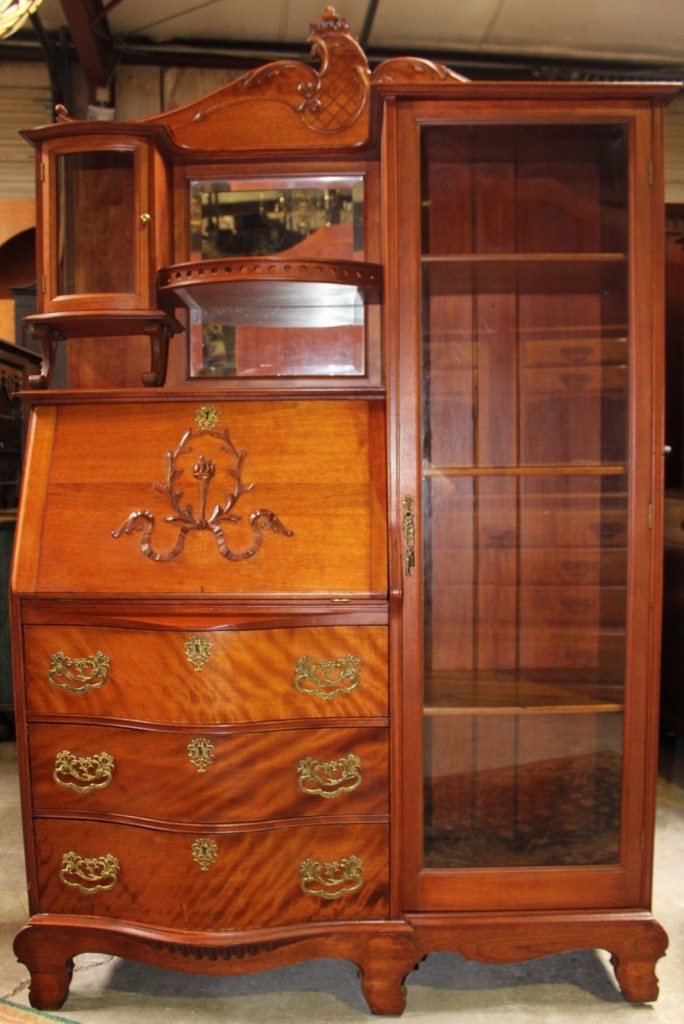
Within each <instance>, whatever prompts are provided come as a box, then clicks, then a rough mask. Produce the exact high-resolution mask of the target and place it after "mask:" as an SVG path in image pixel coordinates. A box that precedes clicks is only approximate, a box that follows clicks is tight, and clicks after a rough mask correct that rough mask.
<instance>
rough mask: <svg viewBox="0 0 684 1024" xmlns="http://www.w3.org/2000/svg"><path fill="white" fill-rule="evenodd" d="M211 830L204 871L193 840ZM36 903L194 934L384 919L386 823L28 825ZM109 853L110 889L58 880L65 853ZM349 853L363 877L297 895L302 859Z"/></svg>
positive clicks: (55, 910) (332, 858)
mask: <svg viewBox="0 0 684 1024" xmlns="http://www.w3.org/2000/svg"><path fill="white" fill-rule="evenodd" d="M204 836H209V837H210V838H211V839H212V840H213V841H214V842H215V843H216V844H217V847H218V854H217V857H216V860H215V862H214V863H213V864H212V865H210V866H209V868H208V869H207V870H204V871H203V870H202V868H201V867H200V865H199V864H198V863H196V862H195V861H194V860H193V856H192V850H191V847H192V843H193V842H194V840H195V839H196V838H201V837H204ZM35 842H36V848H37V857H38V877H39V882H38V884H39V890H40V897H39V904H40V909H41V912H43V913H51V914H75V915H82V914H86V915H97V916H104V917H113V918H119V919H123V920H127V921H130V922H136V921H137V922H140V923H142V924H145V925H147V926H154V925H157V926H160V927H171V928H184V929H189V930H192V931H196V932H202V931H206V930H210V931H211V930H215V931H218V930H228V929H236V928H265V927H268V926H269V925H271V924H272V923H273V922H278V924H279V925H280V926H286V925H290V924H300V923H309V922H319V923H320V922H328V923H334V922H336V921H349V920H364V919H366V920H368V919H379V918H384V917H387V916H388V911H389V903H388V898H389V890H388V830H387V826H386V825H380V824H345V825H335V824H329V825H326V826H325V827H321V826H320V825H303V826H296V827H289V828H271V829H267V830H263V829H261V830H255V831H242V832H223V833H222V832H220V831H216V830H211V831H207V829H206V828H205V829H204V830H203V829H202V827H201V826H198V827H197V828H196V829H195V831H193V832H173V831H169V830H164V831H161V830H155V829H150V828H140V827H133V826H127V825H111V824H106V823H103V822H79V821H55V820H45V819H41V820H38V821H37V822H36V836H35ZM70 850H74V851H75V852H76V853H77V854H78V856H80V857H88V858H93V857H102V856H104V855H105V854H107V853H111V854H113V855H114V856H115V857H117V859H118V860H119V862H120V872H119V876H118V881H117V883H116V885H115V886H114V887H113V889H111V890H110V891H109V892H96V893H88V894H83V893H81V892H79V891H78V890H76V889H73V888H69V887H66V886H65V885H64V884H63V883H62V882H61V881H60V877H59V874H60V867H61V863H62V857H63V854H64V853H66V852H68V851H70ZM350 856H356V857H359V858H361V860H362V861H363V884H362V886H361V888H360V889H359V890H358V891H357V892H354V893H350V894H345V895H344V896H341V897H340V898H339V899H335V900H329V899H323V898H321V897H317V896H311V895H308V894H307V893H304V892H303V891H302V889H301V886H300V864H301V862H302V861H303V860H305V859H307V858H309V857H312V858H314V859H315V860H317V861H320V862H322V863H333V862H337V861H340V860H341V859H342V858H347V857H350Z"/></svg>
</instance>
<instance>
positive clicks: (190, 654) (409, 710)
mask: <svg viewBox="0 0 684 1024" xmlns="http://www.w3.org/2000/svg"><path fill="white" fill-rule="evenodd" d="M312 40H313V44H314V50H315V52H316V53H317V54H318V56H319V57H320V58H322V70H321V72H320V73H319V72H317V71H315V70H313V69H312V68H311V67H309V66H307V65H304V64H298V63H296V62H279V63H277V64H274V65H267V66H266V67H265V68H261V69H258V70H257V71H255V72H251V73H249V74H248V75H246V76H245V77H244V78H242V79H239V80H238V81H237V82H234V83H232V84H231V85H229V86H227V87H225V88H224V89H222V90H220V91H219V92H218V93H215V94H213V95H212V96H210V97H207V98H206V99H205V100H202V101H199V102H197V103H194V104H191V105H190V106H189V107H186V108H182V109H180V110H177V111H171V112H169V113H166V114H161V115H159V116H158V117H154V118H149V119H146V120H144V121H141V122H139V123H136V124H131V125H118V126H110V127H109V126H108V127H104V126H102V125H92V124H85V123H81V122H76V121H72V120H70V119H69V118H68V117H67V116H66V114H65V113H64V112H62V114H61V115H60V118H59V120H58V122H57V123H56V124H55V125H51V126H47V127H45V128H41V129H35V130H32V131H30V132H27V133H26V134H27V136H28V138H29V139H30V141H31V142H32V143H33V144H34V145H35V146H36V147H37V150H38V165H39V167H40V166H42V165H44V164H45V162H46V161H47V163H48V166H49V168H51V169H50V170H49V172H48V173H47V174H44V175H43V176H42V180H40V179H39V184H38V188H39V190H40V199H41V209H42V221H41V230H42V237H43V246H42V254H43V255H42V260H43V273H44V274H45V278H46V282H47V284H46V290H45V292H44V293H43V302H42V306H41V308H40V310H39V312H38V313H37V314H35V315H34V316H33V317H32V318H31V322H32V324H33V328H34V330H35V331H36V333H37V334H38V336H39V337H41V338H42V339H43V346H44V360H43V369H42V372H41V374H40V375H38V376H36V377H35V378H34V380H33V383H34V388H35V390H34V391H33V393H32V394H31V395H30V397H29V399H28V400H29V403H30V405H31V408H32V418H31V435H30V446H29V453H28V462H27V469H26V477H25V485H24V501H23V505H22V508H21V515H20V524H19V530H18V542H17V549H16V556H15V564H14V572H13V589H12V605H13V629H14V639H15V669H16V704H17V714H18V725H19V729H18V732H19V742H20V755H21V776H22V784H23V793H24V802H23V808H24V824H25V834H26V857H27V867H28V877H29V891H30V901H31V917H30V919H29V921H28V923H27V925H26V927H25V928H24V929H23V930H22V931H21V932H20V934H19V935H18V936H17V939H16V943H15V948H16V951H17V955H18V956H19V958H20V960H22V961H23V962H24V963H25V964H26V965H27V967H28V968H29V970H30V972H31V975H32V983H31V1001H32V1003H33V1004H34V1005H35V1006H38V1007H41V1008H56V1007H58V1006H60V1005H61V1004H62V1002H63V1001H64V999H65V998H66V995H67V992H68V985H69V979H70V972H71V967H72V958H73V956H74V955H76V954H77V953H80V952H84V951H88V950H93V951H102V952H109V953H112V954H115V955H119V956H124V957H131V958H134V959H138V960H142V961H144V962H147V963H151V964H155V965H157V966H161V967H169V968H173V969H178V970H188V971H195V972H198V973H208V974H222V973H232V972H240V971H256V970H262V969H267V968H273V967H278V966H283V965H286V964H290V963H294V962H297V961H300V960H304V959H309V958H317V957H325V956H335V957H344V958H349V959H351V960H353V961H355V962H356V963H357V964H358V965H359V967H360V969H361V976H362V984H363V989H364V993H365V995H366V998H367V1000H368V1003H369V1006H370V1008H371V1010H372V1011H373V1012H375V1013H384V1014H394V1013H400V1012H401V1011H402V1010H403V1007H404V995H403V989H402V982H403V980H404V978H405V977H406V975H407V974H408V973H409V972H410V971H411V970H412V969H414V968H415V967H416V966H417V965H418V963H419V961H420V960H421V958H422V957H424V956H425V955H427V954H429V953H430V952H433V951H437V950H453V951H456V952H460V953H463V954H464V955H466V956H468V957H470V958H473V959H482V960H485V961H490V962H494V961H496V962H507V961H514V960H521V959H525V958H527V957H529V956H542V955H545V954H548V953H553V952H562V951H564V950H571V949H577V948H583V947H584V948H586V947H602V948H606V949H607V950H609V951H610V952H611V953H612V954H613V962H614V964H615V967H616V971H617V976H618V980H619V982H620V985H621V987H622V990H623V993H624V995H625V997H626V998H627V999H628V1000H631V1001H636V1002H639V1001H648V1000H652V999H655V998H656V995H657V984H656V979H655V972H654V968H655V964H656V961H657V960H658V958H659V957H660V956H661V955H662V954H663V953H664V951H665V947H666V937H665V934H664V932H663V930H662V928H661V927H660V926H659V925H658V924H657V922H656V921H655V920H654V919H653V917H652V916H651V913H650V880H651V867H652V840H653V818H654V799H655V797H654V789H655V776H656V745H657V687H656V678H657V671H656V668H657V643H656V638H657V635H658V615H657V611H656V610H657V607H658V590H659V569H658V566H659V560H660V555H659V545H660V539H661V530H660V525H659V523H660V515H661V501H660V493H661V490H662V479H661V453H662V438H661V434H660V415H661V409H662V397H661V390H662V337H661V333H662V332H661V323H660V321H661V319H662V315H661V314H662V294H661V285H662V282H661V273H660V265H661V255H662V253H661V244H662V219H661V212H662V210H661V207H662V191H661V188H662V180H661V175H662V154H661V117H662V106H663V103H664V102H665V101H666V99H667V98H668V97H669V96H670V95H671V94H672V91H673V90H672V88H670V87H666V86H659V85H639V86H636V85H588V84H583V85H578V84H573V85H563V84H558V83H555V84H548V83H545V84H543V85H542V84H533V83H526V84H510V83H503V84H502V83H498V84H492V83H477V84H475V83H469V82H467V81H465V80H463V79H461V78H460V77H459V76H456V75H454V74H452V73H451V72H448V71H447V70H446V69H444V68H442V67H440V66H438V65H434V64H431V63H429V62H425V61H416V60H413V59H409V58H406V59H394V60H390V61H387V62H385V63H384V64H382V65H380V66H379V67H378V68H376V69H375V70H374V71H373V72H372V74H371V73H370V71H369V69H368V68H367V65H366V63H365V58H364V56H363V54H362V52H361V50H360V49H359V47H358V45H357V44H356V43H355V41H354V40H353V39H352V37H351V36H350V35H349V32H348V29H347V27H346V24H345V23H344V21H343V19H340V18H338V17H337V16H336V15H335V13H334V12H333V11H332V10H331V9H328V10H327V11H326V12H325V14H324V17H323V21H322V24H321V25H320V26H318V27H317V28H315V29H314V30H313V36H312ZM117 179H119V180H120V181H121V182H122V184H121V186H120V187H117V185H116V180H117ZM110 196H111V201H112V204H113V205H112V207H111V208H110V207H109V205H108V202H109V199H108V197H110ZM127 204H132V205H131V208H127ZM119 225H121V229H120V231H119V228H118V226H119ZM94 231H97V232H99V233H100V234H101V235H104V236H106V239H107V240H109V239H111V244H109V243H108V242H106V240H105V239H104V238H102V237H100V238H99V239H95V238H94V237H93V232H94ZM100 250H101V254H100ZM150 342H151V345H152V363H151V367H150V353H149V346H150ZM58 343H60V344H61V343H66V344H67V345H68V346H69V347H68V361H69V369H70V387H69V388H68V389H65V390H60V391H52V390H50V389H49V388H46V385H47V384H48V382H49V378H50V372H51V363H52V359H53V357H54V349H55V345H56V344H58ZM141 381H142V384H143V385H145V386H141Z"/></svg>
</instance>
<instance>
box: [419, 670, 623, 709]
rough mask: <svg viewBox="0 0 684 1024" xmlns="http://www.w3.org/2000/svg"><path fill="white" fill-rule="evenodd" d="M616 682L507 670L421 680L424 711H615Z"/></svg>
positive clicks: (617, 705) (618, 693) (620, 705)
mask: <svg viewBox="0 0 684 1024" xmlns="http://www.w3.org/2000/svg"><path fill="white" fill-rule="evenodd" d="M621 697H622V687H621V686H620V685H618V684H615V685H611V684H610V683H606V682H605V681H602V680H600V679H599V678H595V679H589V680H587V674H586V673H583V674H582V676H581V678H580V677H573V676H572V675H571V674H569V673H567V672H565V673H563V672H554V671H548V672H544V671H540V670H536V671H535V672H524V671H521V672H515V671H512V670H501V671H498V672H497V671H490V672H474V673H473V672H469V673H464V672H460V673H456V672H448V673H439V672H437V673H432V674H431V675H426V679H425V707H424V713H425V714H426V715H435V716H437V715H471V714H477V715H501V714H512V715H518V714H541V713H545V712H552V713H554V714H605V713H612V714H615V713H617V712H620V711H622V710H623V702H622V699H621Z"/></svg>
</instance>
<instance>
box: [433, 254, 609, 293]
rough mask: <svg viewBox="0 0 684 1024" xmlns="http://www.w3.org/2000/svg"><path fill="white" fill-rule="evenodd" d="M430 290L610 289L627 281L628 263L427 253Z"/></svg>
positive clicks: (584, 257)
mask: <svg viewBox="0 0 684 1024" xmlns="http://www.w3.org/2000/svg"><path fill="white" fill-rule="evenodd" d="M421 264H422V267H423V276H424V281H425V285H426V287H427V289H428V292H429V293H430V294H433V295H440V294H444V293H447V294H448V293H450V292H454V291H458V292H460V291H509V290H516V289H520V290H525V291H532V292H541V293H544V292H549V291H553V292H564V293H568V294H573V293H575V292H586V291H596V290H597V289H600V288H610V287H614V286H615V285H617V284H619V283H621V282H622V281H624V275H625V270H626V268H627V259H626V257H625V255H624V254H623V253H620V252H607V253H604V252H601V253H558V252H539V253H491V254H489V253H464V254H443V255H435V254H431V255H424V256H422V257H421Z"/></svg>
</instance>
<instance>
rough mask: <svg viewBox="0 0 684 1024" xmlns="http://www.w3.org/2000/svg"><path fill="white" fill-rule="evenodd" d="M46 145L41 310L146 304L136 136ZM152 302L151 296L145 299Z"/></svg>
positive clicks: (141, 162)
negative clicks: (47, 212)
mask: <svg viewBox="0 0 684 1024" xmlns="http://www.w3.org/2000/svg"><path fill="white" fill-rule="evenodd" d="M78 145H79V147H80V148H75V144H74V143H70V144H68V145H65V144H64V142H62V141H61V140H59V141H58V143H57V144H56V145H55V146H53V147H50V146H46V162H45V169H46V170H45V177H46V186H47V189H48V194H49V197H50V200H49V201H50V204H51V206H50V209H51V216H50V217H49V218H48V222H49V224H50V226H51V227H50V230H51V237H50V238H49V240H48V243H47V244H46V245H45V253H46V266H45V288H44V300H45V301H44V306H45V311H46V312H49V311H52V310H54V311H57V310H68V309H74V310H82V311H85V310H90V309H96V308H102V309H144V308H149V307H150V304H151V288H152V286H153V284H154V274H153V272H152V271H151V268H150V249H151V243H150V232H152V233H153V232H154V227H153V225H152V216H153V211H152V210H151V209H150V202H151V196H150V187H149V183H148V168H149V156H148V153H147V149H146V145H145V144H144V143H141V142H140V141H139V140H137V139H127V138H124V137H122V138H120V139H119V140H117V143H116V145H112V143H111V141H109V140H108V142H107V144H104V143H103V142H102V141H98V139H96V138H95V139H93V138H89V139H88V144H87V147H86V146H85V145H84V143H83V142H80V143H79V144H78ZM152 301H154V300H152Z"/></svg>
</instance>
